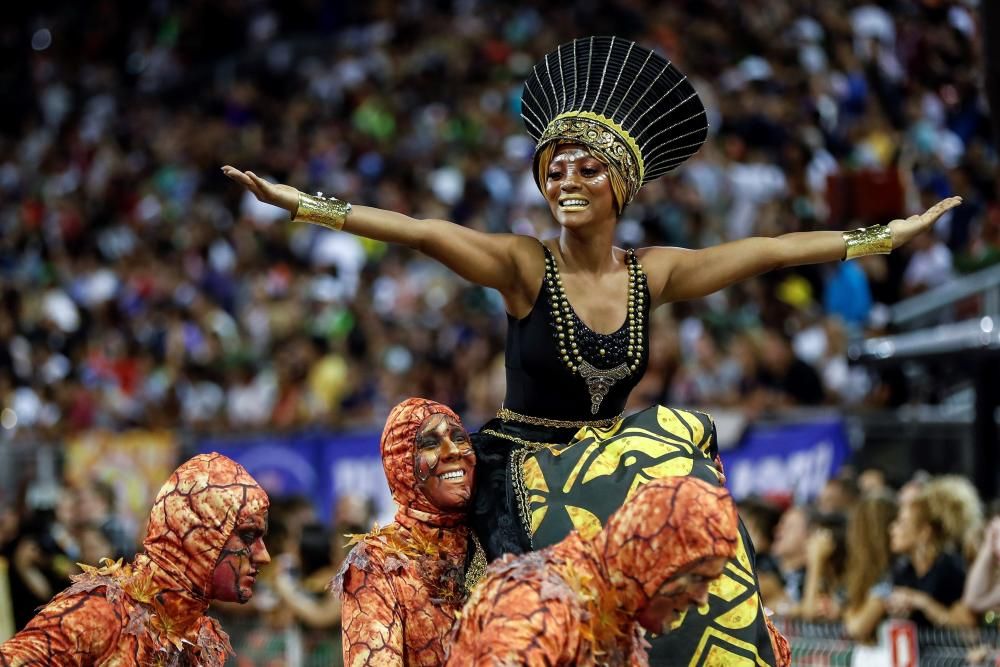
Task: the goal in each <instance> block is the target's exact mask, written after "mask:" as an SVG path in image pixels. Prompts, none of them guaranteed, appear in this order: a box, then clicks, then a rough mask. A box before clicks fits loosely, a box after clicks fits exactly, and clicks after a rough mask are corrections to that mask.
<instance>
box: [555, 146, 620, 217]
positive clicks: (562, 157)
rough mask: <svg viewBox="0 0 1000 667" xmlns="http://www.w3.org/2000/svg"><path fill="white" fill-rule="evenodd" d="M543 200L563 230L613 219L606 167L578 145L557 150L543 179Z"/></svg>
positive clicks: (612, 205) (614, 213)
mask: <svg viewBox="0 0 1000 667" xmlns="http://www.w3.org/2000/svg"><path fill="white" fill-rule="evenodd" d="M545 198H546V199H547V200H548V202H549V208H551V209H552V215H553V217H555V219H556V222H558V223H559V224H560V225H563V226H567V227H577V226H580V225H583V224H586V223H588V222H591V221H595V220H604V219H607V218H609V217H611V218H614V217H616V212H615V199H614V194H613V193H612V190H611V177H610V175H609V174H608V167H607V165H606V164H604V163H603V162H601V161H600V160H598V159H597V158H596V157H594V156H593V155H591V153H590V151H588V150H587V148H586V147H585V146H583V145H581V144H565V145H561V146H559V147H558V148H556V152H555V155H554V156H553V157H552V161H551V162H549V169H548V171H547V172H546V175H545Z"/></svg>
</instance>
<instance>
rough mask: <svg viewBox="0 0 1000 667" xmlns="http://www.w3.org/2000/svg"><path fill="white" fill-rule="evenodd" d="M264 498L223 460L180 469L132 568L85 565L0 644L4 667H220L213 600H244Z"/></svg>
mask: <svg viewBox="0 0 1000 667" xmlns="http://www.w3.org/2000/svg"><path fill="white" fill-rule="evenodd" d="M267 508H268V499H267V494H266V493H265V492H264V490H263V489H262V488H261V487H260V486H259V485H258V484H257V482H256V481H254V479H253V477H251V476H250V474H249V473H247V471H246V470H245V469H244V468H243V466H241V465H239V464H238V463H236V462H235V461H232V460H231V459H228V458H226V457H225V456H222V455H221V454H201V455H198V456H196V457H194V458H193V459H191V460H189V461H187V462H186V463H184V464H183V465H181V466H180V467H179V468H178V469H177V470H175V471H174V473H173V474H172V475H171V476H170V479H169V480H167V482H166V484H164V485H163V487H162V488H161V489H160V492H159V494H157V496H156V501H155V502H154V504H153V511H152V513H151V515H150V517H149V529H148V531H147V533H146V539H145V540H144V541H143V548H144V551H145V552H144V553H142V554H139V555H138V556H136V557H135V559H134V560H133V561H132V562H131V563H126V564H123V563H122V562H121V561H120V560H119V561H118V562H117V563H112V562H111V561H110V560H105V561H104V563H105V565H104V566H103V567H100V568H97V567H90V566H84V573H83V574H80V575H77V576H75V577H73V582H74V583H73V585H72V586H70V587H69V588H67V589H66V590H64V591H63V592H62V593H59V594H58V595H56V596H55V597H54V598H53V599H52V601H51V602H49V603H48V604H47V605H45V607H43V608H42V610H41V611H40V612H39V613H38V615H37V616H35V618H33V619H32V620H31V622H30V623H28V625H27V626H25V628H24V630H22V631H21V632H19V633H18V634H17V635H15V636H14V637H12V638H11V639H9V640H8V641H6V642H4V643H3V644H2V645H0V665H2V666H3V667H26V666H28V665H32V666H34V665H38V666H39V667H40V666H42V665H45V666H50V665H59V666H60V667H62V666H64V665H73V666H77V667H84V666H87V665H114V666H115V667H119V666H121V667H126V666H132V665H142V666H144V667H145V666H146V665H156V666H160V665H163V666H167V665H177V666H178V667H183V666H187V665H201V666H204V667H213V666H216V665H218V666H219V667H221V666H222V665H223V664H224V663H225V661H226V656H227V654H231V653H232V652H233V651H232V647H230V645H229V637H228V636H227V635H226V633H225V632H224V631H223V630H222V628H221V627H220V626H219V624H218V622H217V621H216V620H215V619H212V618H209V617H208V616H205V610H206V609H207V608H208V602H209V600H224V601H229V602H246V601H247V600H249V599H250V597H251V596H252V595H253V586H254V581H255V577H256V575H257V570H258V568H259V567H260V566H261V565H264V564H265V563H268V562H269V561H270V560H271V559H270V557H269V556H268V553H267V549H266V548H265V547H264V542H263V539H262V538H263V536H264V534H265V533H266V532H267Z"/></svg>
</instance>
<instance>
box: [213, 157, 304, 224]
mask: <svg viewBox="0 0 1000 667" xmlns="http://www.w3.org/2000/svg"><path fill="white" fill-rule="evenodd" d="M222 173H223V174H225V175H226V176H228V177H229V178H231V179H232V180H234V181H236V182H237V183H239V184H241V185H243V186H244V187H245V188H246V189H247V190H249V191H250V192H251V193H253V196H254V197H256V198H257V200H258V201H262V202H264V203H265V204H271V205H272V206H277V207H279V208H283V209H285V210H286V211H288V212H289V213H290V214H291V215H292V217H295V212H296V211H297V210H298V208H299V191H298V190H296V189H295V188H293V187H292V186H290V185H282V184H281V183H268V182H267V181H265V180H264V179H263V178H261V177H260V176H258V175H257V174H255V173H253V172H252V171H240V170H239V169H237V168H236V167H231V166H229V165H228V164H227V165H226V166H224V167H223V168H222Z"/></svg>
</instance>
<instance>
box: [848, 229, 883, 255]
mask: <svg viewBox="0 0 1000 667" xmlns="http://www.w3.org/2000/svg"><path fill="white" fill-rule="evenodd" d="M844 245H845V246H846V248H845V249H844V260H845V261H846V260H848V259H854V258H856V257H865V256H867V255H888V254H889V253H890V252H892V230H891V229H890V228H889V225H872V226H871V227H862V228H861V229H855V230H853V231H850V232H844Z"/></svg>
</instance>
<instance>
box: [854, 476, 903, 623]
mask: <svg viewBox="0 0 1000 667" xmlns="http://www.w3.org/2000/svg"><path fill="white" fill-rule="evenodd" d="M865 472H868V471H865ZM863 474H864V473H862V475H863ZM895 519H896V501H895V500H894V499H893V497H892V496H891V495H889V494H887V493H884V492H878V491H872V492H868V493H866V495H864V496H863V497H862V498H861V500H860V501H858V503H857V504H856V505H855V506H854V508H853V509H852V510H851V514H850V518H849V519H848V523H847V540H846V546H847V571H846V572H845V575H844V588H845V591H846V597H845V600H844V610H843V620H844V631H845V632H846V633H847V635H848V636H849V637H851V638H853V639H857V640H860V641H867V640H870V639H872V637H873V634H874V632H875V628H876V627H878V624H879V623H880V622H881V621H882V619H883V618H884V617H885V600H886V598H888V597H889V593H890V592H891V590H892V551H891V549H890V545H889V527H890V525H892V522H893V521H894V520H895Z"/></svg>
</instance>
